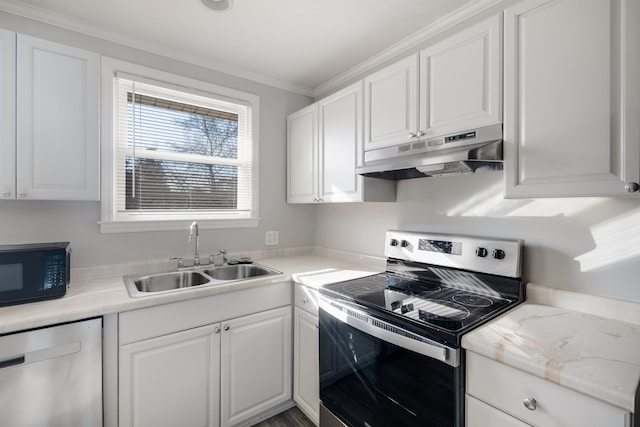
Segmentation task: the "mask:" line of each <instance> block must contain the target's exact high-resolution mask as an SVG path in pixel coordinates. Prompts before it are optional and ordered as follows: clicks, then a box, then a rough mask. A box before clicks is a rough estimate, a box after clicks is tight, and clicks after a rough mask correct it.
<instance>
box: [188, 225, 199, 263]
mask: <svg viewBox="0 0 640 427" xmlns="http://www.w3.org/2000/svg"><path fill="white" fill-rule="evenodd" d="M194 234H195V236H196V254H195V255H194V256H193V266H194V267H199V266H200V255H199V254H198V247H199V246H200V234H199V232H198V223H197V222H196V221H193V222H192V223H191V226H190V227H189V241H192V240H193V235H194Z"/></svg>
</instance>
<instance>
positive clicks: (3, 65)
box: [0, 30, 16, 199]
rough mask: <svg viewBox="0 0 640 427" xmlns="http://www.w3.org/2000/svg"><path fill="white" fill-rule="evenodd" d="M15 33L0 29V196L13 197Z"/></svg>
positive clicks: (14, 184)
mask: <svg viewBox="0 0 640 427" xmlns="http://www.w3.org/2000/svg"><path fill="white" fill-rule="evenodd" d="M15 64H16V34H15V33H13V32H11V31H5V30H0V199H13V198H15V188H16V182H15V174H16V170H15V158H16V152H15V149H16V123H15V119H16V115H15V105H16V68H15Z"/></svg>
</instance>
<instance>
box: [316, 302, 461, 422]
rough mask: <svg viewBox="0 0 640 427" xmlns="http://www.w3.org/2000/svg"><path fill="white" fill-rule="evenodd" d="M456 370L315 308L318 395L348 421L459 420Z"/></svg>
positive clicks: (459, 384) (459, 382)
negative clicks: (318, 333) (316, 310)
mask: <svg viewBox="0 0 640 427" xmlns="http://www.w3.org/2000/svg"><path fill="white" fill-rule="evenodd" d="M460 375H461V369H460V368H453V367H451V366H449V365H447V364H445V363H442V362H439V361H437V360H434V359H431V358H429V357H427V356H423V355H421V354H418V353H415V352H413V351H411V350H406V349H403V348H401V347H398V346H396V345H393V344H390V343H388V342H385V341H382V340H380V339H378V338H375V337H372V336H370V335H368V334H366V333H364V332H361V331H360V330H358V329H355V328H353V327H352V326H349V325H347V324H345V323H342V322H340V321H338V320H336V319H335V318H333V317H331V316H330V315H329V314H327V313H326V312H325V311H323V310H320V400H321V401H322V403H323V404H324V406H326V407H327V409H329V411H331V412H332V413H333V414H334V415H336V416H338V418H341V419H342V421H343V422H344V423H346V424H347V425H354V426H363V425H364V426H367V425H368V426H371V427H382V426H421V427H452V426H457V425H459V424H458V423H459V422H461V421H460V415H459V414H457V411H459V405H460V400H459V399H460V396H459V395H460V389H459V387H460V386H461V377H460Z"/></svg>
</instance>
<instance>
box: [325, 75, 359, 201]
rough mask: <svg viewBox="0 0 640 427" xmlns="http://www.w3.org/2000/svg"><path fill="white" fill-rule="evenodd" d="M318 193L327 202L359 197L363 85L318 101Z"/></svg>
mask: <svg viewBox="0 0 640 427" xmlns="http://www.w3.org/2000/svg"><path fill="white" fill-rule="evenodd" d="M318 112H319V122H318V123H319V132H318V139H319V141H318V142H319V144H318V161H319V165H318V170H319V171H321V173H320V180H319V182H318V184H319V196H320V200H321V201H327V202H355V201H360V200H362V181H363V178H362V177H361V176H360V175H357V174H356V166H357V165H359V164H360V163H362V84H361V83H357V84H355V85H352V86H349V87H348V88H346V89H344V90H342V91H340V92H339V93H337V94H335V95H332V96H329V97H327V98H325V99H322V100H320V101H319V102H318Z"/></svg>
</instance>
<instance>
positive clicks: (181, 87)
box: [99, 57, 260, 233]
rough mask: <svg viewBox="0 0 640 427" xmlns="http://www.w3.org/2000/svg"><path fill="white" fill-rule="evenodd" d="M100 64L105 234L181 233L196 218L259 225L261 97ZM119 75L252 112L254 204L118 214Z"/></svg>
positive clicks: (208, 224) (203, 223)
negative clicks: (220, 209) (212, 209)
mask: <svg viewBox="0 0 640 427" xmlns="http://www.w3.org/2000/svg"><path fill="white" fill-rule="evenodd" d="M101 62H102V64H101V69H102V71H101V110H102V111H101V117H102V129H101V139H102V150H101V151H102V159H101V165H102V171H101V176H102V180H101V181H102V182H101V193H102V194H101V198H100V199H101V220H100V221H99V225H100V232H102V233H122V232H138V231H163V230H182V229H186V228H188V226H189V224H191V222H192V221H194V220H197V221H198V225H199V226H200V228H245V227H247V228H248V227H257V226H258V222H259V215H258V196H259V191H258V173H259V164H258V159H259V122H260V115H259V103H260V98H259V97H258V96H257V95H254V94H250V93H247V92H242V91H239V90H235V89H230V88H226V87H222V86H218V85H214V84H212V83H208V82H203V81H199V80H195V79H191V78H188V77H184V76H179V75H176V74H171V73H168V72H164V71H160V70H156V69H152V68H149V67H145V66H141V65H137V64H132V63H128V62H124V61H120V60H117V59H113V58H106V57H103V58H102V61H101ZM116 75H118V76H122V77H124V78H129V79H131V78H135V80H136V81H139V82H143V83H148V84H151V85H156V86H160V87H165V88H167V89H172V90H178V91H182V92H185V93H191V94H194V95H199V96H205V97H211V98H214V99H218V100H220V101H225V102H236V103H238V104H244V105H248V106H249V107H250V109H251V123H250V127H251V138H252V142H253V144H252V153H251V154H252V156H251V157H252V160H251V206H250V210H249V211H248V212H241V211H236V212H228V211H226V212H220V213H217V212H196V211H191V212H189V211H187V212H165V213H162V212H154V213H139V212H130V213H123V212H118V210H117V192H116V189H117V186H116V185H117V165H116V159H117V158H118V157H117V149H118V142H117V126H118V123H117V122H118V120H117V116H116V114H117V96H118V86H117V84H116Z"/></svg>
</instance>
